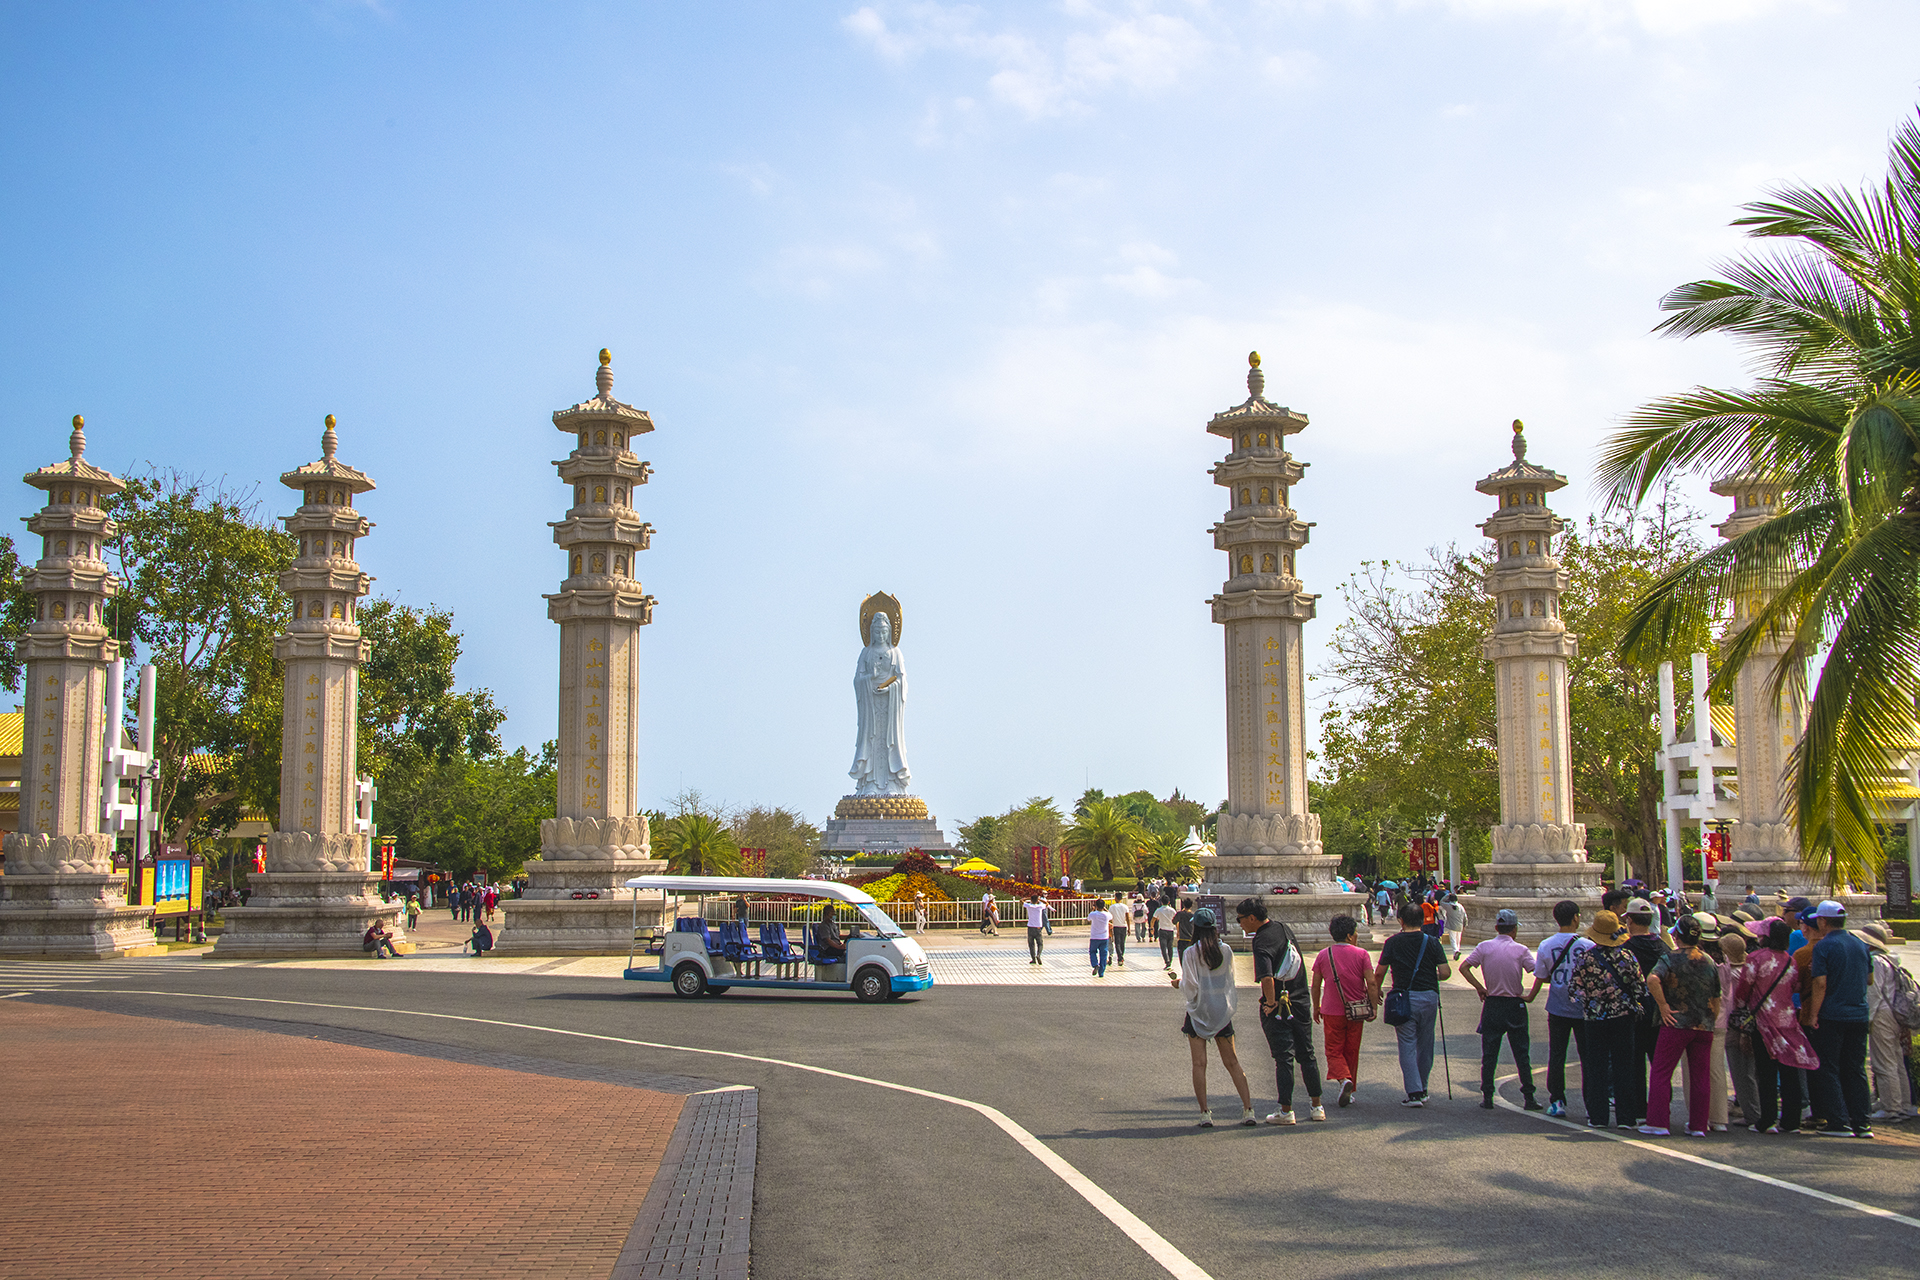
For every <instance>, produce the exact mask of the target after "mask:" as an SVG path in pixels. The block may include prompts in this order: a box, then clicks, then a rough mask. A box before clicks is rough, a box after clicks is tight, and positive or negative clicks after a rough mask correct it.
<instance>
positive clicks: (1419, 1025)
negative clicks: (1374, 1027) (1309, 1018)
mask: <svg viewBox="0 0 1920 1280" xmlns="http://www.w3.org/2000/svg"><path fill="white" fill-rule="evenodd" d="M1423 922H1424V915H1423V913H1422V912H1421V910H1420V904H1419V903H1417V902H1409V903H1407V904H1406V905H1405V906H1403V907H1401V908H1400V932H1399V933H1396V934H1394V935H1393V936H1392V937H1391V938H1388V939H1387V944H1386V945H1385V946H1384V947H1381V948H1380V964H1379V965H1378V967H1376V968H1375V969H1374V971H1373V990H1372V992H1371V995H1372V998H1373V1003H1374V1004H1375V1005H1380V1004H1381V1003H1382V999H1381V995H1380V984H1381V982H1382V981H1383V980H1384V979H1385V978H1386V976H1387V975H1388V974H1391V975H1392V976H1393V989H1394V990H1395V991H1404V992H1406V993H1407V1004H1408V1012H1409V1014H1410V1015H1411V1016H1409V1017H1408V1019H1407V1021H1405V1022H1403V1023H1401V1024H1400V1025H1398V1026H1396V1027H1395V1028H1394V1029H1393V1030H1394V1034H1395V1035H1396V1036H1398V1037H1399V1046H1398V1047H1399V1050H1400V1081H1401V1083H1402V1084H1403V1085H1405V1086H1406V1090H1407V1097H1406V1101H1404V1102H1402V1103H1401V1104H1400V1105H1401V1106H1403V1107H1424V1106H1426V1105H1427V1079H1428V1077H1430V1076H1431V1075H1432V1074H1433V1028H1434V1023H1435V1022H1436V1021H1437V1020H1438V1019H1439V1017H1440V980H1441V979H1442V978H1450V977H1452V976H1453V966H1451V965H1449V964H1447V963H1446V962H1445V960H1444V958H1443V957H1444V956H1445V955H1446V951H1445V949H1444V948H1442V947H1441V946H1440V945H1439V944H1438V943H1436V942H1435V941H1434V940H1433V939H1432V938H1430V937H1428V936H1427V935H1426V934H1425V933H1424V932H1422V931H1421V927H1420V926H1421V924H1422V923H1423Z"/></svg>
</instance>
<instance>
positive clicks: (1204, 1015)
mask: <svg viewBox="0 0 1920 1280" xmlns="http://www.w3.org/2000/svg"><path fill="white" fill-rule="evenodd" d="M1194 916H1195V919H1194V922H1193V933H1194V942H1193V945H1192V946H1190V947H1188V948H1187V949H1186V950H1185V951H1182V952H1181V953H1180V975H1179V976H1178V977H1176V978H1173V979H1171V982H1172V983H1173V985H1174V986H1176V987H1178V988H1179V989H1180V994H1181V996H1182V997H1184V998H1185V1000H1186V1002H1187V1016H1186V1019H1185V1021H1183V1022H1182V1023H1181V1024H1180V1030H1181V1032H1182V1033H1183V1034H1184V1035H1185V1036H1186V1037H1187V1051H1188V1053H1189V1054H1190V1055H1191V1056H1192V1059H1193V1097H1194V1100H1195V1101H1196V1102H1198V1103H1199V1104H1200V1127H1201V1128H1202V1129H1211V1128H1213V1108H1212V1107H1211V1106H1210V1105H1209V1104H1208V1102H1207V1042H1208V1041H1212V1042H1213V1047H1214V1049H1215V1050H1216V1051H1217V1052H1218V1053H1219V1055H1220V1065H1221V1066H1223V1067H1225V1068H1226V1069H1227V1076H1228V1078H1229V1079H1231V1080H1232V1081H1233V1087H1234V1088H1235V1089H1237V1090H1239V1091H1240V1123H1241V1124H1243V1125H1251V1124H1255V1123H1257V1121H1256V1120H1255V1119H1254V1114H1253V1092H1252V1090H1251V1089H1249V1088H1248V1087H1247V1073H1246V1072H1245V1071H1243V1070H1241V1068H1240V1056H1239V1055H1238V1054H1237V1053H1235V1052H1234V1047H1233V1008H1234V996H1233V949H1232V948H1231V947H1229V946H1228V945H1227V944H1226V943H1224V942H1222V941H1221V940H1220V928H1219V926H1218V925H1217V924H1216V923H1215V922H1214V919H1213V912H1212V911H1211V910H1210V909H1208V908H1206V907H1202V908H1201V909H1200V910H1199V911H1197V912H1195V913H1194Z"/></svg>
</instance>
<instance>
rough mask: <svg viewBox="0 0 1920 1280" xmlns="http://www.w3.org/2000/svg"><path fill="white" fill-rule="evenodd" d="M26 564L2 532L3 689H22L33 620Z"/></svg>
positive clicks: (0, 663) (0, 614) (0, 619)
mask: <svg viewBox="0 0 1920 1280" xmlns="http://www.w3.org/2000/svg"><path fill="white" fill-rule="evenodd" d="M26 577H27V567H26V566H25V565H23V564H21V563H20V557H19V556H18V555H16V554H15V553H14V550H13V539H12V538H9V537H6V536H5V535H0V688H4V689H5V690H6V691H7V692H8V693H18V692H20V671H21V666H20V654H19V644H20V640H21V637H23V636H25V635H26V634H27V624H28V623H30V622H32V621H33V597H32V596H30V595H28V594H27V588H26Z"/></svg>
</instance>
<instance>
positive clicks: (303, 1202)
mask: <svg viewBox="0 0 1920 1280" xmlns="http://www.w3.org/2000/svg"><path fill="white" fill-rule="evenodd" d="M0 1099H4V1101H3V1102H0V1108H4V1109H3V1110H0V1123H4V1125H5V1128H4V1130H0V1133H4V1137H0V1167H3V1168H4V1169H5V1175H4V1183H5V1187H4V1191H3V1192H0V1276H5V1277H7V1278H8V1280H55V1278H58V1280H68V1278H75V1280H77V1278H80V1277H84V1278H85V1280H114V1278H117V1277H148V1276H154V1277H159V1276H194V1277H215V1276H218V1277H254V1276H262V1277H264V1276H272V1277H320V1276H326V1277H335V1276H357V1277H368V1278H372V1277H395V1278H396V1280H418V1278H420V1277H432V1276H449V1277H452V1276H458V1277H461V1278H462V1280H482V1278H490V1277H495V1276H499V1277H507V1276H512V1277H595V1278H596V1280H598V1278H600V1277H605V1276H607V1275H608V1274H609V1273H610V1272H611V1271H612V1269H613V1264H614V1262H615V1260H616V1259H617V1258H618V1257H619V1255H620V1249H621V1246H622V1245H623V1244H624V1243H625V1241H626V1238H627V1234H628V1232H629V1231H630V1230H631V1229H632V1227H633V1223H634V1217H635V1215H636V1214H637V1213H638V1212H639V1210H640V1206H641V1203H642V1202H643V1201H644V1200H645V1199H646V1195H647V1188H648V1185H649V1183H651V1181H652V1180H653V1175H654V1172H655V1170H656V1169H657V1168H658V1167H659V1164H660V1158H661V1156H662V1154H663V1153H664V1152H665V1150H666V1147H667V1143H668V1141H669V1140H670V1139H671V1138H672V1136H673V1129H674V1124H675V1122H676V1121H677V1119H678V1118H679V1115H680V1111H681V1107H682V1106H683V1105H684V1103H685V1101H686V1100H685V1098H684V1097H682V1096H680V1095H677V1094H665V1093H654V1092H651V1091H649V1090H645V1089H634V1088H627V1087H624V1086H620V1085H612V1084H600V1083H595V1082H591V1081H578V1080H564V1079H555V1078H552V1077H548V1076H538V1075H530V1074H524V1073H521V1072H515V1071H504V1070H501V1069H499V1068H496V1067H484V1066H469V1065H466V1064H462V1063H455V1062H442V1061H438V1060H435V1059H431V1058H420V1057H413V1056H410V1055H402V1054H395V1053H388V1052H385V1051H383V1050H378V1049H364V1048H359V1047H356V1046H352V1045H339V1044H331V1043H328V1042H325V1041H321V1040H308V1039H300V1038H295V1037H291V1036H284V1035H275V1034H272V1033H268V1032H258V1031H241V1030H231V1029H227V1028H218V1027H204V1026H191V1025H185V1024H180V1023H174V1022H167V1021H162V1020H159V1019H150V1018H133V1017H126V1016H123V1015H120V1014H110V1013H95V1012H93V1011H91V1010H80V1009H70V1008H61V1007H56V1006H51V1005H37V1004H33V1003H29V1002H26V1001H0Z"/></svg>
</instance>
